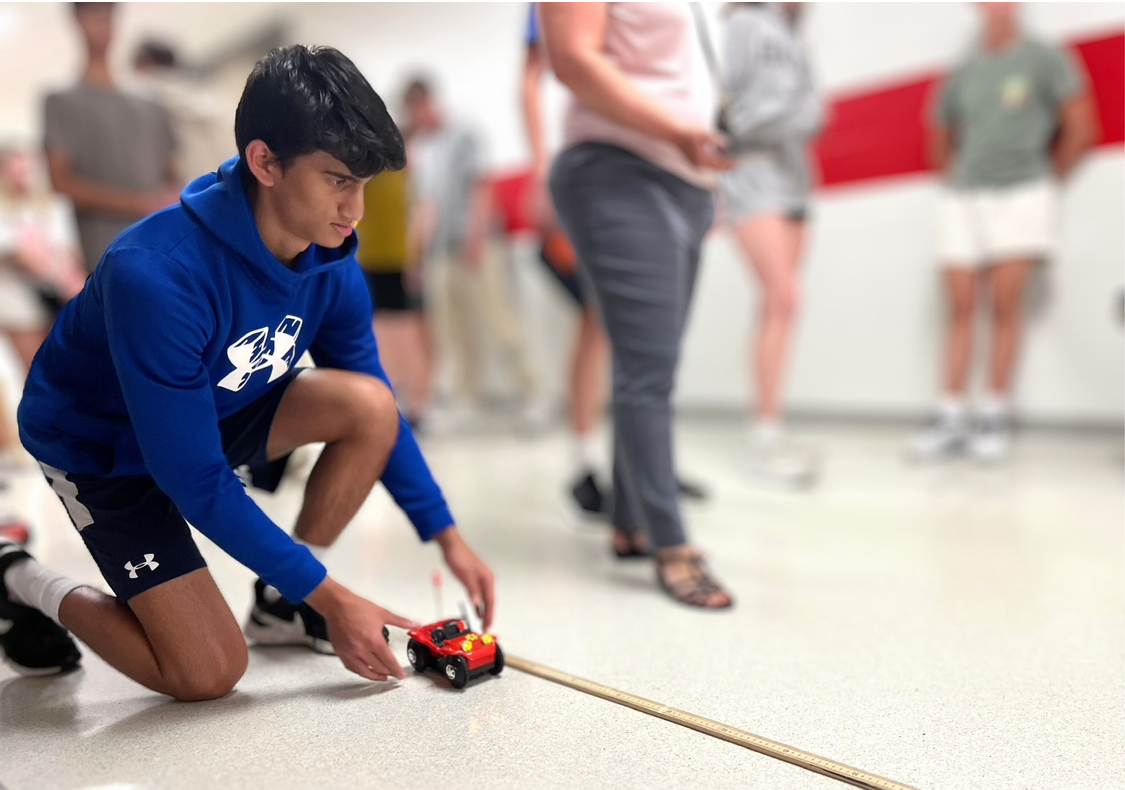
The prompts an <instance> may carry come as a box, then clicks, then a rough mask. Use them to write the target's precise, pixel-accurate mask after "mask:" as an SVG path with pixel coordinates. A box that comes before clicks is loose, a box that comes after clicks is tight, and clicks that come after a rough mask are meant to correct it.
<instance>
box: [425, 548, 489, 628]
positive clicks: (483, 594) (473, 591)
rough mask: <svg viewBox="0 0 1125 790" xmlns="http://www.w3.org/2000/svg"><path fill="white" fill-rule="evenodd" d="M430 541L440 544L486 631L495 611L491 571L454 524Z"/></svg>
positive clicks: (450, 568) (450, 567)
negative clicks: (467, 592)
mask: <svg viewBox="0 0 1125 790" xmlns="http://www.w3.org/2000/svg"><path fill="white" fill-rule="evenodd" d="M434 540H436V541H437V543H438V545H439V546H441V550H442V553H443V554H444V556H445V564H446V565H448V566H449V570H450V571H452V573H453V575H454V576H456V577H457V578H458V579H460V580H461V583H462V584H463V585H465V589H466V590H468V591H469V600H470V601H472V604H473V608H474V609H475V610H476V612H477V614H479V615H480V618H481V626H482V627H483V628H484V630H485V631H488V629H489V628H490V627H491V626H492V618H493V615H494V614H495V611H496V587H495V578H494V577H493V575H492V571H491V570H489V569H488V566H487V565H485V564H484V563H483V562H482V561H481V559H480V557H478V556H477V555H476V554H474V553H473V550H472V549H470V548H469V544H467V543H465V539H464V538H462V537H461V533H460V532H458V530H457V527H450V528H449V529H447V530H445V531H444V532H442V533H440V534H439V535H438V536H437V537H436V538H434Z"/></svg>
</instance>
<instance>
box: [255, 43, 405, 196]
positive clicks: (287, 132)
mask: <svg viewBox="0 0 1125 790" xmlns="http://www.w3.org/2000/svg"><path fill="white" fill-rule="evenodd" d="M234 140H235V143H236V144H237V145H238V153H239V155H240V156H241V157H242V161H241V162H240V168H241V169H242V175H243V179H244V180H245V179H247V178H248V179H249V180H248V181H247V183H248V184H250V185H251V186H253V185H254V184H256V183H257V181H256V180H255V179H254V178H253V176H251V175H250V171H249V168H248V167H247V166H246V146H247V145H249V144H250V143H251V142H252V141H253V140H261V141H262V142H264V143H265V144H266V145H268V146H269V147H270V150H271V151H273V153H274V154H275V155H276V156H277V157H278V158H279V159H280V160H281V166H282V167H286V166H288V165H289V164H291V163H292V162H293V160H294V159H296V158H297V157H298V156H303V155H304V154H311V153H313V152H314V151H324V152H326V153H329V154H331V155H332V156H334V157H336V158H337V159H339V160H340V161H341V162H343V163H344V164H345V165H347V167H348V170H350V171H351V173H352V175H354V176H357V177H359V178H367V177H368V176H373V175H376V174H377V173H380V172H382V171H383V170H401V169H402V168H403V167H405V166H406V148H405V146H404V145H403V142H402V134H401V133H399V130H398V127H397V126H395V123H394V121H392V120H391V116H390V114H389V113H388V112H387V107H386V105H385V104H383V100H382V99H381V98H379V94H377V93H376V92H375V89H374V88H372V87H371V84H370V83H369V82H368V81H367V80H366V79H365V78H364V76H363V75H362V74H361V73H360V71H359V69H357V68H356V67H355V64H354V63H352V62H351V61H350V60H348V58H347V57H345V56H344V55H343V53H341V52H339V51H338V50H335V49H333V48H332V47H306V46H304V45H303V44H295V45H293V46H289V47H282V48H280V49H275V50H273V51H272V52H270V54H268V55H266V56H265V57H264V58H262V59H261V60H259V61H258V62H257V63H256V64H255V65H254V70H253V71H251V72H250V76H249V77H248V78H247V79H246V87H245V89H243V91H242V99H241V100H239V102H238V110H236V111H235V114H234Z"/></svg>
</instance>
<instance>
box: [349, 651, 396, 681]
mask: <svg viewBox="0 0 1125 790" xmlns="http://www.w3.org/2000/svg"><path fill="white" fill-rule="evenodd" d="M340 660H341V661H343V662H344V666H345V667H347V668H348V669H350V670H351V671H352V672H354V673H355V674H357V675H359V676H360V677H361V678H367V679H368V680H386V679H387V676H386V675H384V674H382V673H381V672H376V671H375V670H373V669H372V668H371V667H369V666H367V664H365V663H364V662H362V661H357V660H356V659H354V658H352V657H351V656H347V657H345V656H340Z"/></svg>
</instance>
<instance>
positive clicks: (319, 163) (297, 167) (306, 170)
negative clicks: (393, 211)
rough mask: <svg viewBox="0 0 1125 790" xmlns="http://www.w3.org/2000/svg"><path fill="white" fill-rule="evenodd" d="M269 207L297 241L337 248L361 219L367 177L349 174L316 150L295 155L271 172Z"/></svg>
mask: <svg viewBox="0 0 1125 790" xmlns="http://www.w3.org/2000/svg"><path fill="white" fill-rule="evenodd" d="M274 172H275V174H276V177H275V180H274V184H273V186H271V187H268V189H269V190H270V192H271V195H272V199H271V201H270V202H271V204H272V205H273V206H274V207H275V209H276V210H277V212H278V214H280V218H281V220H282V222H283V223H284V227H285V228H286V229H287V230H288V231H289V232H290V233H292V234H293V235H295V236H297V237H298V238H301V239H305V240H308V241H310V242H312V243H313V244H318V245H320V246H321V247H331V248H336V247H339V246H340V245H341V244H343V243H344V241H345V240H346V239H347V238H348V236H350V235H352V232H353V231H352V229H353V227H354V225H355V223H356V222H359V220H360V219H362V218H363V187H364V185H366V184H367V182H368V181H370V180H371V179H370V178H359V177H357V176H354V175H352V173H351V171H350V170H348V167H347V165H345V164H344V163H343V162H341V161H340V160H339V159H336V157H334V156H332V155H331V154H328V153H325V152H324V151H316V152H314V153H311V154H305V155H304V156H299V157H297V158H296V159H294V160H293V162H292V163H291V164H290V165H289V166H288V167H287V168H285V170H284V172H281V169H280V168H277V169H276V170H275V171H274Z"/></svg>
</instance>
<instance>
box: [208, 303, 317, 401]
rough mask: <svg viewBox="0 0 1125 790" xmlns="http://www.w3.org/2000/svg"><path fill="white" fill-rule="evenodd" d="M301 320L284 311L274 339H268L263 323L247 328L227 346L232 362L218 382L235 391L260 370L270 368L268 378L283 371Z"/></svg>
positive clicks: (292, 353) (294, 348)
mask: <svg viewBox="0 0 1125 790" xmlns="http://www.w3.org/2000/svg"><path fill="white" fill-rule="evenodd" d="M303 323H304V321H303V320H302V319H300V318H298V317H297V316H295V315H287V316H285V318H284V319H283V320H282V322H281V323H280V324H278V325H277V329H276V330H274V333H273V340H271V341H267V338H268V336H269V329H268V328H266V327H262V328H261V329H255V330H254V331H253V332H247V333H246V334H245V335H243V336H242V337H240V338H239V339H238V340H236V341H235V342H234V343H232V344H231V345H230V347H229V348H228V349H227V358H228V359H229V360H230V361H231V364H233V365H234V370H232V371H231V372H230V373H228V374H227V375H225V376H223V380H222V381H220V382H219V386H220V387H222V388H223V389H227V390H230V391H231V392H238V391H239V390H240V389H242V388H243V387H245V386H246V382H248V381H250V377H251V376H253V375H254V374H255V373H257V372H258V371H259V370H263V369H265V368H270V381H276V380H277V379H279V378H281V377H282V376H283V375H285V372H286V371H287V370H289V368H290V366H291V365H292V364H293V362H294V357H296V356H297V336H298V335H300V334H301V325H302V324H303Z"/></svg>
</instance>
